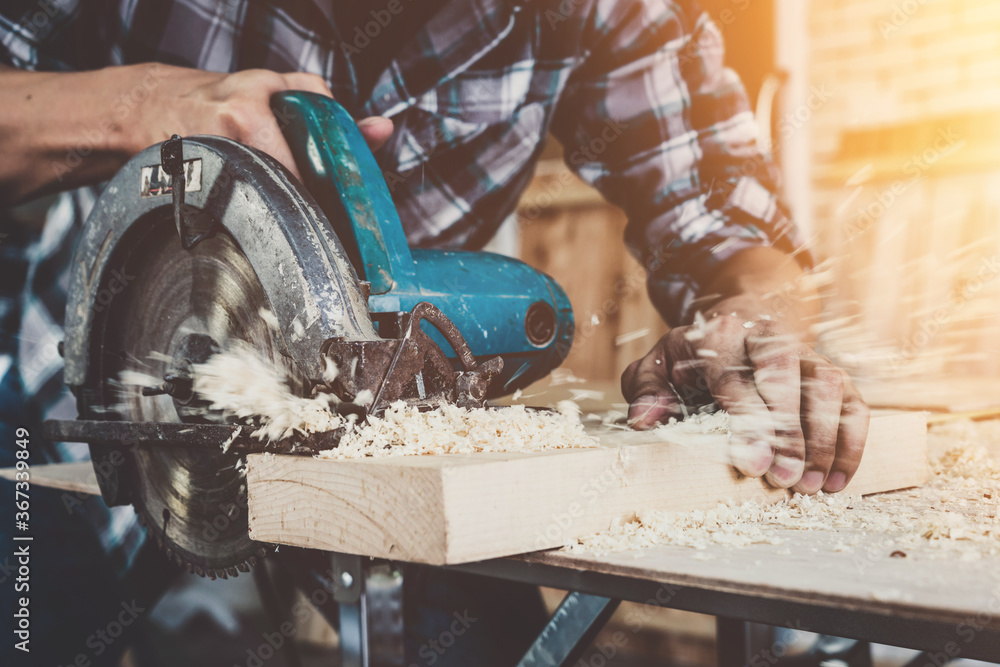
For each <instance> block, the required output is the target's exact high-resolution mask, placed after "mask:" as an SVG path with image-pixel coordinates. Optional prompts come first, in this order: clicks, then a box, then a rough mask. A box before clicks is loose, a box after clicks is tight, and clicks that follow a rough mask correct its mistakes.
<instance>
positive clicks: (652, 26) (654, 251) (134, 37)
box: [0, 0, 808, 404]
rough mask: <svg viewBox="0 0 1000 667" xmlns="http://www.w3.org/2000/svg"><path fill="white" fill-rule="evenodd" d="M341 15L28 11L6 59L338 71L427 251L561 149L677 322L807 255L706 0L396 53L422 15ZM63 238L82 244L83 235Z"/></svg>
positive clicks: (633, 2) (27, 318)
mask: <svg viewBox="0 0 1000 667" xmlns="http://www.w3.org/2000/svg"><path fill="white" fill-rule="evenodd" d="M337 1H340V0H312V1H307V0H299V1H298V2H293V1H292V0H286V1H281V0H169V1H168V0H117V1H114V2H113V1H112V0H88V1H87V2H82V1H80V0H9V1H8V2H6V3H5V5H4V7H3V8H2V9H0V62H6V63H8V64H10V65H13V66H15V67H19V68H24V69H39V70H41V69H45V70H75V69H86V68H92V67H101V66H106V65H118V64H128V63H141V62H161V63H167V64H174V65H182V66H188V67H195V68H200V69H205V70H212V71H222V72H226V71H236V70H241V69H247V68H267V69H272V70H276V71H279V72H288V71H305V72H311V73H314V74H318V75H320V76H322V77H323V78H324V79H325V80H326V81H327V82H328V83H329V85H330V87H331V89H332V90H333V92H334V94H335V96H336V97H337V99H338V100H339V101H340V102H341V103H343V104H344V105H345V107H347V109H348V110H349V111H350V112H351V113H352V114H354V115H355V116H356V117H362V116H367V115H383V116H388V117H390V118H392V119H393V121H394V123H395V126H396V131H395V132H394V134H393V137H392V139H391V140H390V142H389V143H388V144H387V146H386V147H384V148H383V149H382V150H380V151H379V154H378V155H377V158H378V160H379V163H380V165H381V166H382V168H383V170H384V173H385V176H386V180H387V182H388V184H389V187H390V190H391V191H392V194H393V198H394V200H395V202H396V205H397V207H398V208H399V212H400V216H401V218H402V220H403V224H404V226H405V229H406V233H407V236H408V238H409V239H410V241H411V243H413V244H415V245H419V246H424V247H466V248H470V247H471V248H476V247H481V246H482V245H483V244H484V243H485V242H486V241H487V240H488V239H489V238H490V237H491V236H492V234H493V232H494V231H495V230H496V228H497V227H498V225H499V224H500V223H501V222H502V221H503V220H504V218H505V217H506V216H507V215H508V214H510V212H511V211H513V210H514V208H515V206H516V205H517V202H518V199H519V197H520V196H521V193H522V191H523V189H524V187H525V186H526V185H527V183H528V180H529V179H530V177H531V173H532V168H533V166H534V163H535V161H536V160H537V158H538V156H539V153H540V151H541V148H542V145H543V142H544V140H545V137H546V136H547V135H548V134H549V133H552V134H553V135H555V136H556V137H558V139H559V140H560V142H561V143H562V144H563V145H564V147H565V149H566V150H565V155H566V160H567V163H568V164H569V166H570V167H571V168H572V169H573V170H575V171H576V172H577V173H578V174H579V175H580V176H581V177H582V178H584V179H585V180H586V181H588V182H590V183H592V184H593V185H595V186H596V187H597V188H599V189H600V190H601V192H602V193H604V195H605V196H606V197H607V198H608V199H609V200H610V201H611V202H613V203H615V204H617V205H619V206H621V207H623V208H624V209H625V211H626V213H627V214H628V218H629V225H628V228H627V231H626V241H627V243H628V245H629V247H630V249H631V250H632V252H633V253H634V254H636V256H637V257H639V259H640V260H641V261H642V262H643V263H644V264H645V266H646V268H647V269H648V270H649V289H650V294H651V296H652V297H653V300H654V302H655V303H656V305H657V307H658V308H659V309H660V311H661V312H662V313H663V315H664V317H665V318H666V319H667V320H668V321H669V322H671V323H673V324H677V323H680V322H682V321H684V320H685V319H686V318H687V317H689V315H690V313H689V312H688V311H689V310H690V305H691V302H692V300H693V299H694V297H695V296H696V295H697V293H698V291H699V285H700V284H702V283H703V282H704V281H705V279H706V278H707V277H708V276H711V275H712V273H713V271H714V270H715V269H716V267H717V266H718V265H719V263H720V262H723V261H725V260H727V259H728V258H729V257H731V256H732V255H734V254H735V253H737V252H739V251H741V250H743V249H745V248H748V247H752V246H762V245H775V246H777V247H779V248H781V249H783V250H784V251H786V252H788V253H791V252H793V251H794V250H796V249H797V245H798V242H797V239H796V233H795V230H794V227H793V226H792V225H791V223H790V222H789V219H788V216H787V213H786V210H785V209H784V208H783V207H782V205H781V204H780V202H779V201H778V199H777V197H776V196H775V191H776V186H775V172H774V169H773V166H772V165H771V164H770V163H769V162H768V160H767V159H766V158H765V157H764V156H763V155H762V154H761V152H760V150H759V149H758V148H757V145H756V142H755V134H756V126H755V123H754V121H753V118H752V115H751V111H750V107H749V104H748V102H747V99H746V95H745V93H744V90H743V88H742V86H741V84H740V82H739V80H738V78H737V77H736V76H735V74H733V73H732V72H731V71H729V70H727V69H725V68H724V66H723V50H722V40H721V36H720V34H719V32H718V30H717V28H716V27H715V26H714V25H713V24H712V22H711V21H710V20H709V19H708V17H707V15H706V14H704V12H702V11H701V9H700V8H699V7H698V5H697V3H696V2H695V1H694V0H679V1H676V2H670V1H668V0H450V1H448V2H445V3H443V5H442V7H441V9H440V10H439V11H437V12H436V13H435V14H434V15H433V16H431V17H430V18H429V19H428V20H426V21H425V22H424V24H423V26H418V27H417V28H416V29H415V30H414V33H413V34H414V37H413V38H412V39H410V40H409V41H406V42H405V43H402V44H384V43H379V42H378V35H379V33H380V31H381V29H380V25H381V24H380V21H384V20H386V17H387V16H388V17H389V18H388V20H404V21H405V20H406V10H407V6H408V4H409V3H411V2H419V0H396V2H395V4H393V2H391V0H386V1H385V2H384V3H381V2H380V0H370V2H369V4H370V5H371V12H370V13H371V16H372V22H368V23H365V24H364V25H363V26H360V28H359V29H356V30H353V31H351V30H347V29H344V30H341V29H338V26H337V25H336V24H335V22H334V21H333V20H332V18H331V17H332V16H333V15H334V12H332V11H331V4H330V3H332V2H337ZM393 7H395V8H397V9H399V11H398V12H397V11H389V9H390V8H393ZM383 8H384V9H383ZM340 28H343V26H340ZM386 48H389V49H393V51H394V52H395V57H394V59H392V60H391V63H390V65H389V66H388V67H387V68H386V69H385V71H384V72H382V74H381V76H380V77H379V78H378V79H377V80H376V81H375V82H374V86H373V87H371V92H370V94H367V95H365V98H364V99H361V94H360V93H359V90H367V89H369V88H370V86H359V82H358V77H357V75H356V72H357V63H358V62H359V59H363V58H364V57H365V52H366V49H386ZM529 204H530V203H529ZM75 210H76V212H77V213H82V209H75ZM530 211H531V207H530V206H529V214H530ZM53 224H55V223H53ZM60 229H61V231H60V233H59V234H58V237H59V238H60V239H61V242H62V243H64V244H68V243H70V242H71V241H72V237H73V234H72V233H70V229H72V227H70V228H67V227H65V226H64V227H61V228H60ZM54 236H55V235H54ZM55 254H56V255H58V256H59V257H60V258H61V259H60V261H62V260H64V259H65V256H64V255H62V254H59V253H58V252H57V253H55ZM797 256H798V257H799V258H801V259H802V260H803V261H808V259H807V257H808V256H807V254H805V253H800V254H799V255H797ZM35 266H37V267H38V269H39V270H36V271H35V272H34V273H33V274H32V276H33V281H32V282H30V283H29V284H28V286H27V289H26V294H27V295H29V296H28V297H27V299H26V300H25V301H24V302H23V312H22V314H21V317H20V320H21V321H22V329H23V327H24V326H25V324H27V325H29V326H34V325H33V324H32V323H35V324H37V325H38V326H40V327H42V328H44V329H47V330H48V331H49V334H42V335H43V337H44V336H48V337H49V338H51V337H52V336H57V335H58V334H56V333H53V332H56V331H57V329H58V323H59V322H61V320H62V313H61V311H60V310H59V309H58V308H59V306H60V303H61V302H60V300H58V299H54V300H53V299H50V300H49V302H48V303H46V302H33V301H32V298H33V297H32V296H30V295H33V294H35V291H34V290H35V289H36V288H37V287H38V286H39V283H38V281H39V280H40V279H42V278H43V274H42V272H41V271H40V269H41V268H42V266H41V264H40V263H38V262H36V263H35ZM48 271H58V270H57V268H56V267H55V266H50V267H48V269H46V272H48ZM47 275H49V277H50V278H51V277H52V276H53V275H56V274H47ZM49 282H50V283H51V281H49ZM52 286H53V285H52V284H50V285H49V287H52ZM15 319H16V318H15ZM23 347H24V346H22V349H21V351H20V353H21V356H20V358H19V361H18V364H19V365H21V366H24V365H25V364H33V363H34V364H36V366H37V368H36V370H37V373H36V374H34V375H33V374H31V373H29V374H28V375H29V377H27V378H26V380H27V382H28V384H29V386H30V387H31V388H34V389H39V388H43V387H50V380H51V378H53V377H56V374H57V373H58V369H57V364H55V363H54V364H51V365H49V364H44V365H41V366H38V364H37V362H34V361H32V357H31V355H32V354H33V352H32V351H31V350H26V349H23ZM49 403H50V404H52V403H54V400H53V399H49Z"/></svg>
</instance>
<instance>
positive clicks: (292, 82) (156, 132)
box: [0, 63, 392, 204]
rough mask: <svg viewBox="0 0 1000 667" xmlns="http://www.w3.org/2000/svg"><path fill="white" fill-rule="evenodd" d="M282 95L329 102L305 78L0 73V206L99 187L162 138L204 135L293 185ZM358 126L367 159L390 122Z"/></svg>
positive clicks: (135, 69) (322, 89)
mask: <svg viewBox="0 0 1000 667" xmlns="http://www.w3.org/2000/svg"><path fill="white" fill-rule="evenodd" d="M283 90H306V91H310V92H315V93H319V94H322V95H330V94H331V93H330V89H329V88H327V86H326V84H325V83H324V81H323V79H322V78H321V77H319V76H316V75H313V74H304V73H291V74H279V73H277V72H271V71H268V70H244V71H242V72H237V73H235V74H220V73H217V72H203V71H201V70H195V69H189V68H184V67H174V66H170V65H162V64H158V63H148V64H143V65H127V66H122V67H109V68H105V69H101V70H94V71H90V72H72V73H66V72H59V73H55V72H24V71H20V70H15V69H11V68H9V67H4V66H2V65H0V150H2V152H3V155H4V159H3V160H0V204H4V203H6V204H11V203H16V202H19V201H23V200H26V199H29V198H31V197H33V196H35V195H39V194H44V193H46V192H53V191H57V190H65V189H69V188H72V187H76V186H80V185H90V184H94V183H98V182H100V181H103V180H107V179H109V178H110V177H111V176H113V175H114V174H115V172H116V171H118V169H120V168H121V166H122V165H124V164H125V162H126V161H128V160H129V158H131V157H132V156H133V155H135V154H136V153H138V152H139V151H141V150H143V149H144V148H146V147H147V146H151V145H153V144H155V143H157V142H160V141H163V140H164V139H168V138H169V137H170V135H171V134H180V135H181V136H189V135H194V134H214V135H218V136H223V137H228V138H230V139H234V140H236V141H239V142H241V143H244V144H247V145H248V146H253V147H254V148H258V149H260V150H262V151H264V152H265V153H268V154H270V155H271V156H272V157H274V158H276V159H277V160H279V161H280V162H281V163H282V164H284V165H285V167H287V168H288V169H289V170H290V171H291V172H292V173H293V174H295V175H296V176H299V173H298V169H297V168H296V166H295V161H294V160H293V159H292V154H291V151H290V150H289V148H288V145H287V144H286V143H285V139H284V137H283V136H282V134H281V128H280V127H279V126H278V121H277V119H276V118H275V116H274V113H273V112H272V111H271V107H270V102H269V101H270V97H271V95H272V94H273V93H276V92H280V91H283ZM358 126H359V127H360V129H361V132H362V134H363V135H364V136H365V138H366V139H367V140H368V142H369V144H370V145H371V146H372V149H373V150H374V149H376V148H378V147H379V146H381V145H382V144H383V143H385V141H386V140H387V139H388V138H389V136H390V135H391V134H392V121H390V120H388V119H387V118H378V117H376V118H366V119H364V120H361V121H359V123H358Z"/></svg>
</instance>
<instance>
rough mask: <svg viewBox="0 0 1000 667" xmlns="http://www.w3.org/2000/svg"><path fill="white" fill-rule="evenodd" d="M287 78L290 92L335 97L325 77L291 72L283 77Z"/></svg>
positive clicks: (286, 82) (286, 81)
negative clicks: (302, 91) (305, 92)
mask: <svg viewBox="0 0 1000 667" xmlns="http://www.w3.org/2000/svg"><path fill="white" fill-rule="evenodd" d="M283 76H284V78H285V84H286V85H287V86H288V89H289V90H305V91H308V92H310V93H318V94H320V95H326V96H327V97H333V92H332V91H331V90H330V87H329V86H327V85H326V81H324V80H323V77H321V76H318V75H316V74H308V73H306V72H289V73H288V74H284V75H283Z"/></svg>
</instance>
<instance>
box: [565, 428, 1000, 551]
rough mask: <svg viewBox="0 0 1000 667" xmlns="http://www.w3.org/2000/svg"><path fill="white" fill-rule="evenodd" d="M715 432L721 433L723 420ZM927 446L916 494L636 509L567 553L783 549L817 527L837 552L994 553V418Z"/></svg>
mask: <svg viewBox="0 0 1000 667" xmlns="http://www.w3.org/2000/svg"><path fill="white" fill-rule="evenodd" d="M709 418H710V419H713V420H714V419H716V418H715V417H714V416H709ZM703 419H704V417H703ZM682 423H683V422H682ZM716 426H717V427H719V428H721V427H722V424H721V421H720V422H718V423H717V424H716ZM928 442H929V445H930V448H931V452H932V471H933V478H932V479H931V481H930V482H929V483H928V484H927V485H925V486H924V487H922V488H919V489H909V490H904V491H896V492H893V493H884V494H876V495H872V496H867V497H864V498H859V497H856V496H855V497H852V496H849V495H843V494H834V495H827V494H823V493H819V494H817V495H815V496H802V495H798V494H796V495H795V496H794V497H791V498H789V499H787V500H785V501H782V502H779V503H776V504H773V505H763V504H760V503H757V502H747V503H743V504H734V503H720V504H719V505H718V506H716V507H715V508H714V509H711V510H698V511H694V512H655V511H647V512H641V513H640V514H639V515H638V516H637V518H636V520H634V521H629V522H625V523H618V524H616V525H614V526H612V527H611V528H610V529H609V530H607V531H604V532H602V533H598V534H596V535H592V536H590V537H586V538H584V539H581V540H579V541H577V542H574V543H572V544H570V545H567V547H566V549H567V550H569V551H573V552H590V553H597V554H602V553H609V552H614V551H627V550H638V549H644V548H648V547H652V546H655V545H674V546H683V547H692V548H694V549H699V550H704V549H709V548H712V547H718V546H723V547H729V548H742V547H747V546H749V545H752V544H781V543H782V542H783V540H784V537H783V535H787V533H788V532H789V531H814V532H816V533H817V535H819V534H826V535H827V536H829V537H831V538H832V539H831V544H832V545H833V549H834V550H835V551H848V552H853V551H865V550H870V549H871V546H872V544H877V545H878V547H879V549H880V552H884V556H885V557H886V558H890V557H892V556H891V554H894V553H904V554H906V556H907V558H911V557H914V556H916V557H925V558H952V559H958V560H961V561H975V560H979V559H980V558H983V557H985V556H993V555H998V554H1000V519H998V517H1000V420H998V421H991V422H978V423H974V422H955V423H950V424H944V425H941V426H937V427H935V428H933V429H931V431H930V433H929V436H928Z"/></svg>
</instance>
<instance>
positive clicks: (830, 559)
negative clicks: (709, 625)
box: [514, 530, 1000, 639]
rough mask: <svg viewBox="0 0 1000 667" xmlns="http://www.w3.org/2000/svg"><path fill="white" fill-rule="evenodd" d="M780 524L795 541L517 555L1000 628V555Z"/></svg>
mask: <svg viewBox="0 0 1000 667" xmlns="http://www.w3.org/2000/svg"><path fill="white" fill-rule="evenodd" d="M775 533H776V534H777V535H780V536H781V537H783V538H784V539H785V540H786V541H785V542H784V543H783V544H781V545H771V544H755V545H750V546H746V547H740V548H727V547H722V546H714V547H709V548H707V549H705V550H699V551H696V550H694V549H691V548H687V547H672V546H665V545H661V546H656V547H652V548H649V549H645V550H641V551H626V552H618V553H605V554H601V555H593V554H574V553H566V552H562V551H544V552H536V553H532V554H526V555H523V556H516V557H514V558H516V559H518V560H523V561H526V562H530V563H541V564H545V565H551V566H555V567H561V568H570V569H575V570H585V571H588V572H598V573H604V574H613V575H618V576H623V577H630V578H636V579H642V580H646V581H655V582H661V583H663V584H668V585H680V586H693V587H696V588H699V589H702V590H712V591H720V592H725V593H735V594H740V595H746V596H750V597H756V598H770V599H774V600H780V601H782V602H790V603H794V602H799V603H802V604H808V605H819V606H824V607H830V608H834V609H840V610H845V611H846V610H850V611H867V612H872V613H884V614H887V615H892V616H897V617H900V618H910V619H923V620H928V621H934V622H946V623H947V622H954V623H955V624H956V626H957V625H958V624H960V623H963V622H966V621H967V619H968V618H969V617H973V618H975V617H977V616H979V615H980V614H984V613H985V614H986V615H987V616H988V618H987V619H985V620H986V621H987V623H988V624H989V626H990V627H991V628H994V629H998V628H1000V619H998V615H1000V556H993V557H988V558H985V559H982V560H979V561H976V562H974V563H962V562H955V561H952V560H940V559H928V558H921V557H920V556H919V555H916V554H908V556H907V557H906V558H893V557H891V556H890V553H892V551H893V549H892V548H891V547H885V546H884V545H880V544H879V542H878V540H877V536H872V537H873V544H872V545H871V547H870V548H859V549H857V550H854V551H836V550H835V548H836V545H837V543H838V542H839V541H840V540H841V538H842V536H841V535H839V534H838V533H836V532H834V531H813V532H801V531H794V530H778V531H775ZM793 620H794V619H788V622H792V621H793ZM801 629H808V628H801ZM958 639H961V637H959V638H958Z"/></svg>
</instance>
